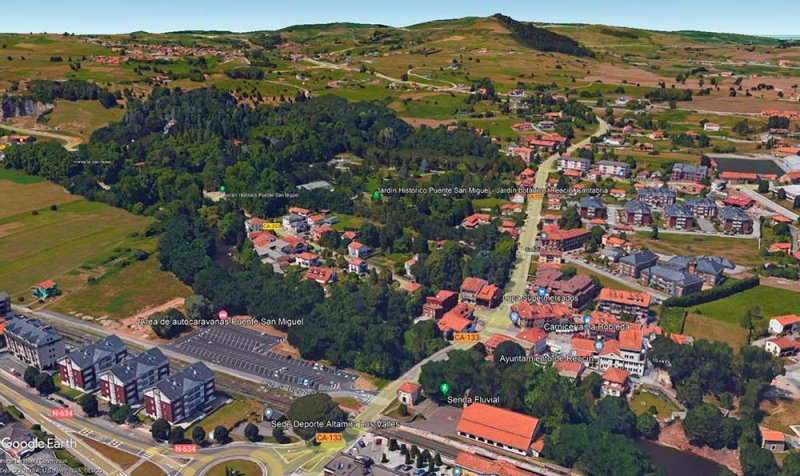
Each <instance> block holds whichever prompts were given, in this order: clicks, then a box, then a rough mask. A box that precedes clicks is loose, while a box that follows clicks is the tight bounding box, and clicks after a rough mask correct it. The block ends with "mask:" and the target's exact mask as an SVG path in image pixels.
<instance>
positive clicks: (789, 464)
mask: <svg viewBox="0 0 800 476" xmlns="http://www.w3.org/2000/svg"><path fill="white" fill-rule="evenodd" d="M778 474H779V475H780V476H794V475H797V474H800V453H789V455H788V456H786V458H784V459H783V467H782V468H781V472H780V473H778Z"/></svg>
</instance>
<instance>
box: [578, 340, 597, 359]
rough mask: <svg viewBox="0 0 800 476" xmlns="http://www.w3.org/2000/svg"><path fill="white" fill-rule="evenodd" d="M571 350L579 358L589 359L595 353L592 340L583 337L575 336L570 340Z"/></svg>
mask: <svg viewBox="0 0 800 476" xmlns="http://www.w3.org/2000/svg"><path fill="white" fill-rule="evenodd" d="M572 349H573V350H574V351H575V354H576V355H578V356H580V357H589V356H590V355H592V354H594V353H595V352H597V351H596V350H595V348H594V340H593V339H587V338H585V337H578V336H575V337H573V338H572Z"/></svg>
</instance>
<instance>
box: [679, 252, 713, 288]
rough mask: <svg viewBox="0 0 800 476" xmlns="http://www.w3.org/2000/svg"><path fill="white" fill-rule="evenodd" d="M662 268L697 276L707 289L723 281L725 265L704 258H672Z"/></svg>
mask: <svg viewBox="0 0 800 476" xmlns="http://www.w3.org/2000/svg"><path fill="white" fill-rule="evenodd" d="M664 266H667V267H670V268H673V269H677V270H681V271H686V272H687V273H689V274H691V275H692V276H698V277H700V278H702V280H703V282H704V283H705V284H706V285H708V286H709V287H711V286H716V285H717V284H719V283H720V282H722V280H723V279H724V276H723V272H724V271H725V265H724V264H723V263H722V262H720V261H717V260H714V259H710V258H706V257H705V256H696V257H689V256H673V257H672V258H670V260H669V261H667V262H666V263H665V265H664Z"/></svg>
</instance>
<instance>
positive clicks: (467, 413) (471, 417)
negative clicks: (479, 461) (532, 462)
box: [456, 403, 541, 456]
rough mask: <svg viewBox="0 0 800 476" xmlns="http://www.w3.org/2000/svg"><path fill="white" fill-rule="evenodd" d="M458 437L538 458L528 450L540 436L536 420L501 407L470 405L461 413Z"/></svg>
mask: <svg viewBox="0 0 800 476" xmlns="http://www.w3.org/2000/svg"><path fill="white" fill-rule="evenodd" d="M456 431H457V432H458V436H460V437H462V438H467V439H469V440H472V441H476V442H478V443H482V444H484V445H488V446H493V447H495V448H501V449H504V450H506V451H510V452H512V453H515V454H518V455H522V456H538V451H535V450H534V449H532V448H531V445H532V443H533V442H534V441H536V440H537V439H538V438H539V436H540V433H541V424H540V421H539V419H538V418H534V417H532V416H528V415H524V414H522V413H516V412H512V411H510V410H505V409H502V408H498V407H494V406H492V405H486V404H484V403H472V404H470V405H469V406H468V407H467V408H465V409H464V411H463V412H462V413H461V420H459V422H458V427H457V428H456Z"/></svg>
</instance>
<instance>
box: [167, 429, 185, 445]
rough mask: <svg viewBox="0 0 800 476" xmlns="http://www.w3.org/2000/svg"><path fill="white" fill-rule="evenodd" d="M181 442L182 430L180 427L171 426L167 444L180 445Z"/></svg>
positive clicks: (182, 438)
mask: <svg viewBox="0 0 800 476" xmlns="http://www.w3.org/2000/svg"><path fill="white" fill-rule="evenodd" d="M183 440H184V437H183V428H182V427H180V426H173V427H172V429H171V430H170V431H169V444H171V445H174V444H177V443H182V442H183Z"/></svg>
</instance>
